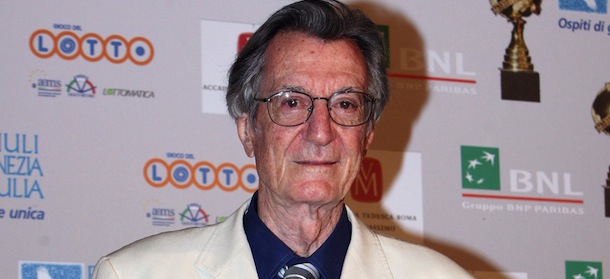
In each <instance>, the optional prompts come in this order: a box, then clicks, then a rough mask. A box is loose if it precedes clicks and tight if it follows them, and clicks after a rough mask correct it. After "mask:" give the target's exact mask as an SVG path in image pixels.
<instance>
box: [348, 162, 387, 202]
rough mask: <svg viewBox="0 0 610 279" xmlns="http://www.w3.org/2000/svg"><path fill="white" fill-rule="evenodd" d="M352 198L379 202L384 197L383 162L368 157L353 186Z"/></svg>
mask: <svg viewBox="0 0 610 279" xmlns="http://www.w3.org/2000/svg"><path fill="white" fill-rule="evenodd" d="M351 194H352V198H353V199H354V200H355V201H359V202H379V201H381V198H382V197H383V177H382V172H381V162H379V160H377V159H373V158H369V157H366V158H364V160H363V161H362V167H361V168H360V171H359V172H358V176H357V177H356V180H354V183H353V184H352V188H351Z"/></svg>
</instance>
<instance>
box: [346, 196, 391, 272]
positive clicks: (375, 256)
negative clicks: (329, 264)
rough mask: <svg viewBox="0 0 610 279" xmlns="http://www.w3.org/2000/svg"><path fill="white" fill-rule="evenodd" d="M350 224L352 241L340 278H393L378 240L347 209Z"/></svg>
mask: <svg viewBox="0 0 610 279" xmlns="http://www.w3.org/2000/svg"><path fill="white" fill-rule="evenodd" d="M347 213H348V217H349V219H350V221H351V222H352V241H351V243H350V245H349V248H348V250H347V256H346V257H345V263H344V265H343V272H342V273H341V278H394V276H393V275H392V272H391V271H390V268H389V265H388V262H387V260H386V255H385V253H384V251H383V248H382V247H381V243H380V242H379V238H378V237H377V235H375V234H374V233H373V232H372V231H371V230H370V229H369V228H368V227H367V226H366V224H364V223H362V221H360V220H358V219H357V218H356V217H355V216H354V213H353V212H352V211H351V210H350V209H349V208H347Z"/></svg>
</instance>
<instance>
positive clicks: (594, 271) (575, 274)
mask: <svg viewBox="0 0 610 279" xmlns="http://www.w3.org/2000/svg"><path fill="white" fill-rule="evenodd" d="M566 279H604V274H603V271H602V263H601V262H583V261H566Z"/></svg>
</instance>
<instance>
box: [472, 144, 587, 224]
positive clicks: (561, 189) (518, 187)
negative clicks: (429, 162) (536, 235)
mask: <svg viewBox="0 0 610 279" xmlns="http://www.w3.org/2000/svg"><path fill="white" fill-rule="evenodd" d="M461 160H462V161H461V165H462V179H461V180H462V189H464V192H463V193H462V196H463V197H465V198H469V199H468V200H464V201H463V202H462V207H463V208H464V209H471V210H480V211H486V212H499V211H509V212H525V213H527V212H532V213H540V214H561V215H583V214H584V208H583V206H582V205H583V204H584V200H583V199H582V196H583V193H582V192H579V191H576V190H575V189H573V186H572V175H571V173H568V172H563V173H561V172H543V171H528V170H521V169H509V175H508V178H509V182H510V183H509V187H502V185H501V182H500V173H501V169H500V150H499V149H498V148H495V147H480V146H462V147H461ZM471 198H472V199H480V200H487V201H499V200H503V201H509V203H499V202H492V203H479V202H473V201H472V200H471Z"/></svg>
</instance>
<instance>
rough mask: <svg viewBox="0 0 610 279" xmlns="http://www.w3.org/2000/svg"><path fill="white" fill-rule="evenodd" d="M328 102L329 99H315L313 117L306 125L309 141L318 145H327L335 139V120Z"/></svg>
mask: <svg viewBox="0 0 610 279" xmlns="http://www.w3.org/2000/svg"><path fill="white" fill-rule="evenodd" d="M316 101H320V102H316ZM327 102H328V100H327V99H314V102H313V104H312V108H311V109H312V112H311V116H310V117H309V120H307V123H306V124H307V131H306V133H307V135H306V137H307V139H308V140H310V141H312V142H314V143H316V144H318V145H327V144H328V143H330V142H331V141H332V140H333V139H334V138H335V132H334V130H333V127H332V126H333V123H332V122H333V120H332V119H331V117H330V111H329V110H328V106H327ZM316 103H317V104H316Z"/></svg>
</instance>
